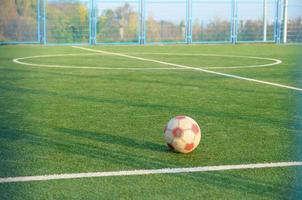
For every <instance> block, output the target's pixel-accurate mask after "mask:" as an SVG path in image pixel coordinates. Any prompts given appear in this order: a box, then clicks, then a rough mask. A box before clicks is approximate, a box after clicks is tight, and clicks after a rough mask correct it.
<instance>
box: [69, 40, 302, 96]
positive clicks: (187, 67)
mask: <svg viewBox="0 0 302 200" xmlns="http://www.w3.org/2000/svg"><path fill="white" fill-rule="evenodd" d="M73 48H77V49H82V50H85V51H92V52H99V53H103V54H107V55H116V56H121V57H125V58H131V59H135V60H142V61H147V62H153V63H159V64H163V65H168V66H173V67H179V68H184V69H192V70H196V71H201V72H205V73H209V74H215V75H220V76H224V77H229V78H235V79H240V80H245V81H250V82H256V83H261V84H265V85H271V86H275V87H281V88H287V89H291V90H296V91H302V88H298V87H292V86H288V85H282V84H278V83H272V82H268V81H261V80H257V79H252V78H246V77H242V76H237V75H232V74H226V73H221V72H215V71H211V70H206V69H201V68H196V67H190V66H187V65H180V64H174V63H168V62H164V61H159V60H154V59H146V58H141V57H137V56H130V55H126V54H121V53H114V52H107V51H102V50H95V49H89V48H85V47H78V46H73Z"/></svg>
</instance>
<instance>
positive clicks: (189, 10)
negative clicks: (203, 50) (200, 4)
mask: <svg viewBox="0 0 302 200" xmlns="http://www.w3.org/2000/svg"><path fill="white" fill-rule="evenodd" d="M186 4H187V9H186V12H187V13H186V16H187V24H186V25H187V26H186V43H187V44H192V39H193V38H192V33H193V30H192V4H193V0H187V3H186Z"/></svg>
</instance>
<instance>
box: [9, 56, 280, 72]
mask: <svg viewBox="0 0 302 200" xmlns="http://www.w3.org/2000/svg"><path fill="white" fill-rule="evenodd" d="M129 54H134V55H135V54H139V55H173V56H175V55H177V56H207V57H227V58H245V59H256V60H266V61H273V62H272V63H268V64H259V65H246V66H230V67H200V68H201V69H242V68H243V69H248V68H263V67H272V66H275V65H279V64H281V63H282V61H281V60H278V59H273V58H264V57H251V56H236V55H219V54H185V53H173V54H172V53H128V54H127V55H129ZM89 55H99V54H96V53H90V54H51V55H41V56H29V57H23V58H16V59H13V62H14V63H17V64H21V65H27V66H34V67H47V68H67V69H98V70H184V69H183V68H179V67H177V68H175V67H169V68H163V67H160V68H159V67H158V68H146V67H144V68H141V67H138V68H136V67H132V68H129V67H128V68H126V67H125V68H121V67H120V68H114V67H92V66H66V65H48V64H47V65H46V64H34V63H28V62H24V61H23V60H27V59H33V58H51V57H65V56H89ZM107 56H110V55H108V54H107ZM111 56H114V55H111Z"/></svg>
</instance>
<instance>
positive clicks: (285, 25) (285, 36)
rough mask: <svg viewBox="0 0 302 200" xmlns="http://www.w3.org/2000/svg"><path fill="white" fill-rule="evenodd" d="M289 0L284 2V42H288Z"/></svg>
mask: <svg viewBox="0 0 302 200" xmlns="http://www.w3.org/2000/svg"><path fill="white" fill-rule="evenodd" d="M287 21H288V0H284V2H283V43H287Z"/></svg>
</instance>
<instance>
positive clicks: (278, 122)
mask: <svg viewBox="0 0 302 200" xmlns="http://www.w3.org/2000/svg"><path fill="white" fill-rule="evenodd" d="M0 89H2V90H6V91H14V92H17V93H21V94H22V93H25V94H32V95H39V96H50V97H61V98H68V99H72V100H77V101H86V102H91V103H98V104H99V103H103V104H112V105H123V106H127V107H136V108H143V109H148V110H160V111H169V112H180V111H181V113H192V112H196V107H192V106H189V107H186V105H184V106H183V107H180V106H170V105H164V104H155V103H144V102H139V101H131V100H129V99H128V100H127V99H124V100H123V99H114V98H103V97H95V96H81V95H75V94H72V93H63V92H52V91H46V90H40V89H31V88H20V87H12V86H7V85H1V86H0ZM220 106H221V105H220ZM200 112H201V113H202V115H203V116H208V117H210V116H213V117H217V118H227V119H233V120H244V121H252V122H257V123H260V124H269V125H275V126H278V127H280V126H282V127H287V128H291V127H292V124H293V123H289V122H288V120H283V119H279V118H275V116H272V117H271V118H270V117H263V116H261V113H260V114H259V115H255V114H253V115H250V116H248V115H243V114H238V113H237V112H231V111H229V112H223V111H213V110H207V109H206V108H205V107H203V108H202V109H201V111H200Z"/></svg>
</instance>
